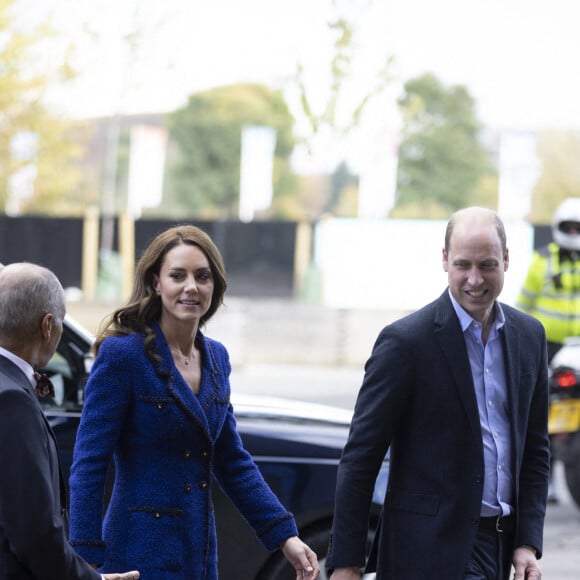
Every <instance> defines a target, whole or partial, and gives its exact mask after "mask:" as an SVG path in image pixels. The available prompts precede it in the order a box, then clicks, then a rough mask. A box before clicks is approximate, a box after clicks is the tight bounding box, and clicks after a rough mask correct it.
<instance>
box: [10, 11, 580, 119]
mask: <svg viewBox="0 0 580 580" xmlns="http://www.w3.org/2000/svg"><path fill="white" fill-rule="evenodd" d="M20 1H21V2H22V4H23V5H24V6H26V7H27V12H28V13H29V14H30V13H34V12H37V13H41V12H42V8H44V9H45V8H46V7H47V6H52V9H53V12H54V14H55V22H56V23H57V24H58V26H59V27H60V28H61V29H62V30H63V31H65V32H66V33H67V34H69V35H71V37H72V36H74V37H75V38H76V42H77V46H78V50H77V53H78V59H79V60H78V62H79V64H80V65H81V66H82V68H83V69H84V74H83V75H82V77H81V79H80V80H79V81H78V83H77V90H76V91H75V92H74V93H70V92H69V93H67V94H66V95H67V96H66V97H64V98H63V99H62V101H63V102H65V103H66V104H67V107H68V108H69V109H70V110H72V111H74V112H75V113H76V114H88V115H92V114H95V113H97V114H99V113H107V112H111V111H112V110H114V109H121V110H125V111H155V110H159V109H162V110H163V109H165V110H167V109H171V108H174V107H175V106H177V105H179V104H181V103H183V102H184V100H185V98H186V97H187V95H188V94H190V93H192V92H194V91H196V90H200V89H203V88H207V87H210V86H214V85H219V84H224V83H230V82H238V81H258V82H265V83H269V84H272V85H275V86H282V85H283V84H284V82H285V80H286V79H288V78H289V77H290V76H291V75H292V74H293V72H294V71H295V69H296V64H297V62H301V63H302V64H303V66H304V69H305V72H306V75H307V78H308V80H309V83H310V86H311V92H312V95H313V96H316V94H319V95H324V87H325V86H326V83H325V80H326V77H325V75H326V74H327V71H328V61H329V58H330V55H331V46H332V37H331V36H330V34H329V32H328V30H327V27H326V22H327V21H328V20H329V19H330V18H332V16H333V15H334V14H336V13H337V12H336V10H337V9H336V6H339V7H340V10H342V11H343V12H344V11H345V10H349V9H350V13H349V14H350V15H351V17H352V18H353V19H354V22H355V23H356V25H357V36H356V37H355V42H356V44H357V52H356V57H357V61H356V62H355V73H354V79H355V81H356V82H355V83H354V84H353V86H354V87H357V89H353V91H356V90H359V91H361V93H364V90H365V88H367V87H369V86H370V84H371V82H372V81H371V78H372V75H373V73H374V72H376V70H378V68H380V66H381V65H382V63H384V61H385V59H386V58H387V57H388V56H389V55H392V56H394V58H395V68H394V69H393V71H394V72H395V73H396V75H397V78H398V79H399V80H401V81H404V80H405V79H407V78H409V77H412V76H415V75H417V74H420V73H422V72H424V71H431V72H433V73H435V74H436V75H438V76H439V77H440V78H442V79H443V80H445V81H446V82H449V83H463V84H466V85H467V86H468V88H469V90H470V92H471V93H472V95H473V96H474V97H475V99H476V100H477V102H478V107H479V113H480V116H481V118H482V120H483V121H484V122H485V123H486V124H489V125H490V126H492V127H494V128H505V127H508V128H510V127H524V128H537V127H568V128H580V34H579V32H578V25H579V24H578V23H580V2H579V1H578V0H550V1H549V2H548V1H547V0H437V1H436V2H434V1H433V0H396V1H394V0H356V1H355V0H351V1H342V2H340V1H336V2H332V1H331V0H243V1H242V0H204V1H203V2H202V1H200V0H20ZM333 6H334V7H333ZM87 23H88V25H89V27H90V28H91V29H92V31H94V32H95V33H97V34H98V42H96V43H94V42H93V43H87V42H86V41H82V42H81V40H80V39H82V38H85V39H86V34H84V33H83V34H81V31H83V30H85V29H86V24H87ZM135 29H137V30H138V31H139V34H140V37H139V47H138V48H137V49H136V51H135V52H133V53H131V52H130V51H129V50H128V49H127V45H126V43H124V42H123V41H122V37H123V36H124V35H126V34H127V33H128V32H130V31H131V30H135ZM123 79H124V80H123ZM395 84H396V83H395ZM71 95H74V96H71Z"/></svg>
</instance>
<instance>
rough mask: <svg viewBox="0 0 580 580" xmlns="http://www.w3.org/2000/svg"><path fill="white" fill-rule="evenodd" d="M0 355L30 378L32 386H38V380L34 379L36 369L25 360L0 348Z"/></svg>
mask: <svg viewBox="0 0 580 580" xmlns="http://www.w3.org/2000/svg"><path fill="white" fill-rule="evenodd" d="M0 354H1V355H2V356H3V357H6V358H7V359H8V360H10V361H12V362H13V363H14V364H15V365H16V366H17V367H18V368H19V369H20V370H21V371H22V372H23V373H24V374H25V375H26V377H27V378H28V380H29V381H30V384H31V385H32V386H33V387H34V385H36V379H35V378H34V369H33V368H32V366H31V365H30V364H29V363H28V362H26V361H25V360H24V359H22V358H20V357H19V356H16V355H15V354H14V353H12V352H10V351H9V350H6V349H5V348H3V347H1V346H0Z"/></svg>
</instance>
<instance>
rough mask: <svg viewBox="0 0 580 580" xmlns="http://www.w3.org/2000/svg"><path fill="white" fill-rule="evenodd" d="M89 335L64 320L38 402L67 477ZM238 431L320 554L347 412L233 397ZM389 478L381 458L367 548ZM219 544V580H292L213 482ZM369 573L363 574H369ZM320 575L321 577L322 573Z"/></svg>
mask: <svg viewBox="0 0 580 580" xmlns="http://www.w3.org/2000/svg"><path fill="white" fill-rule="evenodd" d="M92 343H93V337H92V336H91V335H90V334H89V333H88V332H87V331H86V330H84V329H83V328H81V327H80V326H79V325H77V324H76V323H75V322H74V321H73V320H72V319H70V318H68V317H67V318H66V320H65V324H64V331H63V336H62V339H61V341H60V344H59V346H58V349H57V353H56V354H55V355H54V357H53V358H52V359H51V361H50V362H49V364H48V365H47V368H46V369H45V370H46V372H47V373H48V374H49V375H50V376H51V378H52V381H53V383H54V385H55V393H56V396H55V398H54V399H46V400H43V401H42V404H43V407H44V411H45V413H46V415H47V417H48V419H49V421H50V424H51V426H52V428H53V430H54V432H55V434H56V437H57V439H58V444H59V449H60V457H61V461H62V464H63V469H64V472H65V477H66V478H67V479H68V475H69V472H70V467H71V463H72V454H73V448H74V442H75V437H76V431H77V427H78V424H79V419H80V412H81V409H82V405H83V394H84V386H85V384H86V381H87V377H88V373H89V372H90V368H91V365H92V361H93V357H92V354H91V346H92ZM232 403H233V406H234V410H235V415H236V419H237V422H238V430H239V432H240V435H241V437H242V439H243V442H244V446H245V447H246V449H247V450H248V451H249V452H250V453H251V454H252V456H253V458H254V460H255V461H256V463H257V464H258V466H259V468H260V470H261V472H262V474H263V475H264V478H265V479H266V481H267V482H268V484H269V485H270V487H271V488H272V490H273V491H274V493H276V495H277V496H278V498H279V499H280V501H281V502H282V504H283V505H284V506H285V507H286V508H287V509H288V510H289V511H291V512H292V513H293V514H294V516H295V518H296V521H297V523H298V527H299V529H300V536H301V537H302V539H303V540H304V541H305V542H307V543H308V544H309V545H310V547H311V548H312V549H313V550H315V552H316V553H317V554H318V558H319V560H320V561H321V568H323V567H324V558H325V556H326V552H327V546H328V540H329V534H330V528H331V522H332V511H333V503H334V490H335V484H336V472H337V466H338V462H339V459H340V454H341V451H342V448H343V446H344V444H345V442H346V439H347V436H348V428H349V424H350V419H351V416H352V415H351V413H350V412H348V411H346V410H344V409H339V408H335V407H329V406H325V405H316V404H312V403H302V402H297V401H289V400H285V399H279V398H264V397H246V396H241V395H235V396H232ZM387 477H388V462H387V461H385V463H384V464H383V469H382V470H381V472H380V475H379V478H378V479H377V486H376V489H375V498H374V502H375V503H374V504H373V510H372V521H371V530H370V532H369V546H370V542H371V541H372V536H373V534H374V529H375V526H376V522H377V518H378V514H379V510H380V504H381V502H382V498H383V497H384V492H385V488H386V484H387ZM213 496H214V504H215V512H216V521H217V528H218V542H219V554H220V555H221V557H220V559H219V572H220V578H224V579H225V580H285V579H289V580H294V579H295V577H296V575H295V573H294V571H293V570H292V569H291V567H290V566H289V565H288V564H287V563H286V561H285V559H284V558H283V557H282V555H281V553H280V552H279V551H278V552H274V553H270V552H268V551H266V550H265V549H264V548H263V547H262V545H261V544H260V542H259V541H258V540H257V538H256V536H255V534H254V532H253V530H252V529H251V528H250V526H249V525H248V524H247V523H246V522H245V520H244V519H243V518H242V517H241V516H240V515H239V513H238V512H237V510H236V509H235V508H234V507H233V505H232V504H231V503H230V501H229V499H228V498H227V497H226V496H225V495H224V493H223V492H222V491H221V490H220V488H219V486H218V485H214V490H213ZM371 577H373V576H371V575H369V576H368V578H371ZM320 578H322V579H324V578H326V574H325V572H324V571H322V574H321V576H320Z"/></svg>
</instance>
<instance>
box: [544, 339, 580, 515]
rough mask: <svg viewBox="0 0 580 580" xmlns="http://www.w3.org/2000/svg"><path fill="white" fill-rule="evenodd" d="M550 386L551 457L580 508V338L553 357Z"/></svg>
mask: <svg viewBox="0 0 580 580" xmlns="http://www.w3.org/2000/svg"><path fill="white" fill-rule="evenodd" d="M549 386H550V414H549V419H548V432H549V434H550V440H551V445H552V456H553V458H554V459H555V460H557V461H558V460H559V461H561V462H562V463H563V465H564V474H565V479H566V484H567V486H568V490H569V491H570V495H571V496H572V499H573V500H574V502H575V503H576V505H577V506H578V507H579V508H580V337H578V336H577V337H572V338H568V339H566V341H565V342H564V344H563V346H562V348H561V349H560V350H559V351H558V352H557V353H556V354H555V355H554V358H553V359H552V361H551V363H550V368H549Z"/></svg>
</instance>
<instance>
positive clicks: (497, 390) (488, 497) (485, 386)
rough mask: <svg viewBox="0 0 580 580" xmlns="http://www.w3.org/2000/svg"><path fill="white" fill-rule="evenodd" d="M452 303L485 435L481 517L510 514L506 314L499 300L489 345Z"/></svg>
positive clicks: (451, 296) (471, 320) (466, 315)
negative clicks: (463, 342)
mask: <svg viewBox="0 0 580 580" xmlns="http://www.w3.org/2000/svg"><path fill="white" fill-rule="evenodd" d="M449 296H450V298H451V302H452V303H453V307H454V309H455V312H456V313H457V317H458V318H459V323H460V325H461V329H462V331H463V336H464V338H465V345H466V346H467V355H468V357H469V365H470V366H471V374H472V376H473V384H474V386H475V395H476V398H477V408H478V409H479V422H480V425H481V435H482V438H483V460H484V468H485V474H484V482H483V501H482V506H481V517H489V516H497V515H508V514H510V513H511V512H512V511H513V507H512V502H513V497H512V496H513V475H512V472H511V465H512V458H511V437H510V422H509V402H508V395H507V383H506V372H505V361H504V353H503V348H502V340H501V330H502V328H503V326H504V324H505V316H504V313H503V310H502V308H501V305H500V304H499V303H498V302H496V303H495V320H494V323H493V324H492V327H491V329H490V332H489V336H488V338H487V342H486V344H483V341H482V337H481V333H482V327H481V324H480V323H479V322H477V321H476V320H475V319H474V318H472V317H471V316H470V315H469V314H468V313H467V312H466V311H465V310H464V309H463V308H462V307H461V306H460V305H459V303H458V302H457V301H456V300H455V299H454V298H453V295H452V294H451V292H449Z"/></svg>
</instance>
